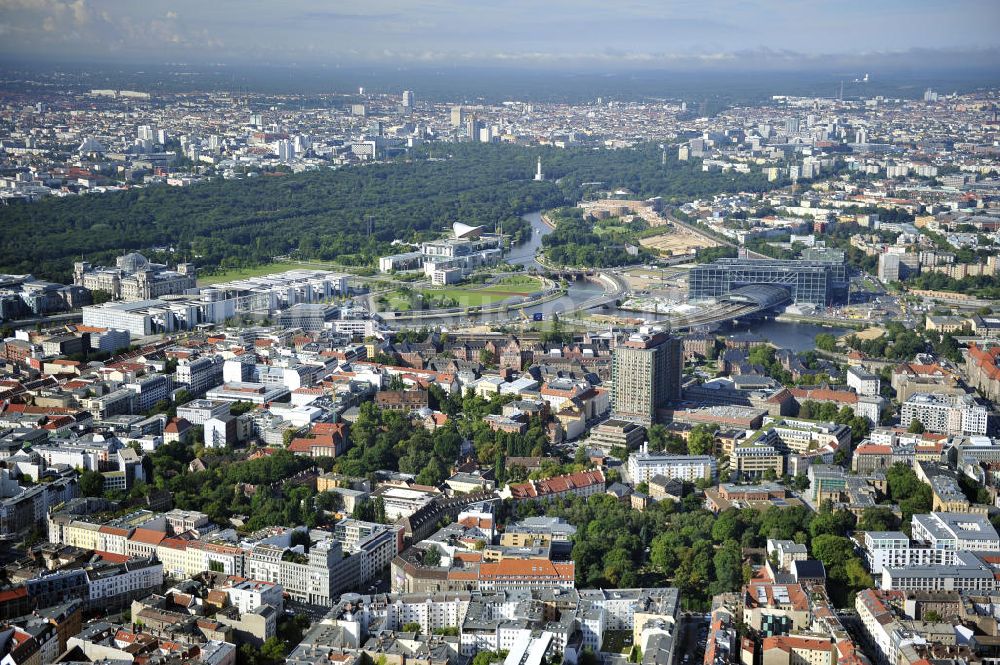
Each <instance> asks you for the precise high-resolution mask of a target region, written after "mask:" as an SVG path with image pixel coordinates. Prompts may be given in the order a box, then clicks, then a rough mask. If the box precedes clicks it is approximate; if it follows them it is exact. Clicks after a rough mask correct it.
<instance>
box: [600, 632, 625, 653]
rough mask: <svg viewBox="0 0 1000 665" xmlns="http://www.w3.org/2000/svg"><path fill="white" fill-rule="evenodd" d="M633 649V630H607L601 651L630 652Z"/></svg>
mask: <svg viewBox="0 0 1000 665" xmlns="http://www.w3.org/2000/svg"><path fill="white" fill-rule="evenodd" d="M631 650H632V631H631V630H606V631H604V640H603V641H602V643H601V651H604V652H606V653H628V652H629V651H631Z"/></svg>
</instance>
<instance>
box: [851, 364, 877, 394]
mask: <svg viewBox="0 0 1000 665" xmlns="http://www.w3.org/2000/svg"><path fill="white" fill-rule="evenodd" d="M847 387H848V388H854V392H856V393H857V394H859V395H868V396H870V397H874V396H876V395H878V394H879V392H880V391H881V389H882V380H881V379H880V378H879V377H878V375H876V374H872V373H871V372H869V371H868V370H866V369H863V368H861V367H849V368H847Z"/></svg>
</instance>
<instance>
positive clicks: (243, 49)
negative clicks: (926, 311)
mask: <svg viewBox="0 0 1000 665" xmlns="http://www.w3.org/2000/svg"><path fill="white" fill-rule="evenodd" d="M998 27H1000V2H998V1H997V0H948V1H947V2H941V1H940V0H868V1H864V0H739V1H735V0H707V1H706V0H698V1H691V0H661V1H659V2H656V1H637V0H621V1H620V2H608V1H607V0H600V1H597V0H545V1H544V2H538V1H537V0H533V1H529V0H505V1H502V2H482V1H479V0H476V1H463V0H427V1H423V0H421V1H414V0H366V1H365V2H358V1H355V0H343V1H334V0H331V1H327V2H319V1H315V0H282V1H281V2H275V1H273V0H268V1H262V0H240V1H234V0H209V1H207V2H206V1H205V0H198V1H195V0H171V1H170V2H164V1H156V0H142V1H140V0H0V58H3V57H6V58H15V57H21V58H24V57H44V58H46V59H47V60H59V59H63V60H102V61H106V60H119V59H122V60H125V61H127V62H128V63H144V62H158V63H163V62H170V61H177V62H188V63H190V62H198V61H210V62H225V63H237V62H243V63H247V62H248V61H259V62H267V63H273V64H288V63H299V64H303V65H315V64H324V65H326V66H337V65H345V66H349V65H356V64H381V65H387V66H420V65H429V66H436V65H443V64H455V65H492V66H509V67H512V68H518V67H546V68H567V69H579V68H593V67H598V68H605V69H619V68H643V67H648V68H659V69H682V70H697V69H735V70H739V69H751V68H756V69H761V70H765V69H773V70H792V69H814V68H815V69H818V68H831V67H841V68H854V69H857V70H858V71H859V72H860V71H863V69H864V68H865V67H878V66H896V67H900V66H903V67H908V66H916V67H919V66H924V65H936V66H962V65H964V64H967V65H969V66H978V67H988V66H995V65H997V66H1000V36H998V33H1000V31H998V30H997V28H998ZM123 64H125V62H123Z"/></svg>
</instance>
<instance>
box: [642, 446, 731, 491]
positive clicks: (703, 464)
mask: <svg viewBox="0 0 1000 665" xmlns="http://www.w3.org/2000/svg"><path fill="white" fill-rule="evenodd" d="M627 466H628V474H629V478H631V480H632V482H633V483H635V484H639V483H642V482H649V481H650V480H651V479H652V478H653V476H666V477H667V478H670V479H677V480H684V481H687V482H694V481H696V480H711V479H712V478H714V477H715V474H716V470H717V469H716V464H715V458H713V457H711V456H710V455H671V454H669V453H651V452H649V450H648V448H647V445H646V444H643V446H642V448H640V449H639V450H638V451H636V452H634V453H632V454H631V455H629V457H628V465H627Z"/></svg>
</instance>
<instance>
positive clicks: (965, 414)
mask: <svg viewBox="0 0 1000 665" xmlns="http://www.w3.org/2000/svg"><path fill="white" fill-rule="evenodd" d="M988 416H989V409H987V408H986V407H985V406H983V405H981V404H979V403H977V402H976V400H975V399H974V398H973V397H972V396H971V395H942V394H935V393H915V394H913V395H911V396H910V398H909V399H908V400H906V401H905V402H903V408H902V410H901V412H900V417H899V426H900V427H902V428H903V429H908V428H909V426H910V423H912V422H913V421H914V420H919V421H920V423H921V424H922V425H923V426H924V429H926V430H927V431H928V432H937V433H940V434H986V430H987V421H988Z"/></svg>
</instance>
